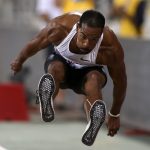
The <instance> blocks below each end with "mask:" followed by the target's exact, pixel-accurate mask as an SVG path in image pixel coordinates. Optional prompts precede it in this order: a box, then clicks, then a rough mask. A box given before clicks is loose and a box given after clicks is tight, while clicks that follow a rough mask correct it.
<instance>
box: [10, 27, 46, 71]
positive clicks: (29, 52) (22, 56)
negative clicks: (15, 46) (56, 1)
mask: <svg viewBox="0 0 150 150" xmlns="http://www.w3.org/2000/svg"><path fill="white" fill-rule="evenodd" d="M47 36H48V27H46V28H44V29H43V30H42V31H41V32H40V33H39V34H38V35H37V36H36V37H35V38H34V39H32V40H31V41H30V42H29V43H28V44H27V45H26V46H25V47H24V48H23V49H22V50H21V52H20V53H19V54H18V56H17V57H16V59H15V60H14V61H13V62H12V63H11V69H12V70H13V71H14V73H17V72H19V71H20V70H21V68H22V64H23V63H24V62H25V61H26V60H27V59H28V58H29V57H31V56H33V55H35V54H36V53H37V52H38V51H40V50H42V49H44V48H46V47H47V46H48V44H49V41H48V38H47Z"/></svg>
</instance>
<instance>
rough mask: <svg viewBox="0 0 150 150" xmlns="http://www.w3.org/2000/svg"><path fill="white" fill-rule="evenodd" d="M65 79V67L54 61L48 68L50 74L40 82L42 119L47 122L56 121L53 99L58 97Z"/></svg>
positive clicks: (45, 75)
mask: <svg viewBox="0 0 150 150" xmlns="http://www.w3.org/2000/svg"><path fill="white" fill-rule="evenodd" d="M63 79H64V65H63V63H62V62H60V61H53V62H52V63H50V64H49V66H48V73H47V74H44V75H43V76H42V77H41V79H40V81H39V86H38V88H39V102H40V111H41V116H42V119H43V120H44V121H45V122H50V121H52V120H54V107H53V99H54V98H55V97H56V95H57V93H58V90H59V84H60V82H62V80H63Z"/></svg>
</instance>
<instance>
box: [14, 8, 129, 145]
mask: <svg viewBox="0 0 150 150" xmlns="http://www.w3.org/2000/svg"><path fill="white" fill-rule="evenodd" d="M50 43H51V44H53V45H54V47H55V51H54V52H53V54H51V55H50V56H49V57H48V58H47V60H46V62H45V71H46V74H44V75H43V76H42V77H41V79H40V81H39V85H38V88H39V89H38V91H39V94H38V96H39V102H40V110H41V116H42V119H43V120H44V121H45V122H50V121H52V120H54V117H55V113H54V108H53V100H54V99H55V96H56V95H57V93H58V90H59V88H63V89H65V88H70V89H72V90H73V91H74V92H76V93H78V94H84V95H85V96H86V101H85V111H86V114H87V118H88V125H87V127H86V130H85V132H84V134H83V136H82V142H83V143H84V144H86V145H88V146H90V145H92V144H93V143H94V141H95V138H96V136H97V133H98V131H99V129H100V127H101V126H102V124H103V122H104V121H105V118H106V106H105V103H104V101H103V97H102V88H103V87H104V86H105V84H106V82H107V76H106V73H105V71H104V68H103V66H106V67H107V68H108V72H109V75H110V77H111V79H112V81H113V98H112V99H113V102H112V106H111V109H110V111H108V118H107V121H106V125H107V128H108V135H109V136H114V135H115V134H116V133H117V131H118V130H119V128H120V111H121V107H122V104H123V101H124V99H125V95H126V87H127V77H126V69H125V63H124V52H123V48H122V46H121V44H120V42H119V41H118V39H117V37H116V35H115V34H114V32H113V31H112V30H111V29H110V28H109V27H108V26H106V25H105V18H104V16H103V15H102V14H101V13H100V12H98V11H95V10H87V11H85V12H84V13H83V14H82V15H81V14H79V13H68V14H64V15H62V16H59V17H57V18H54V19H53V20H51V21H50V22H49V23H48V25H47V26H46V27H45V28H44V29H43V30H42V31H41V32H40V33H39V34H38V35H37V36H36V37H35V38H34V39H33V40H31V41H30V42H29V43H28V44H27V45H26V46H25V47H24V48H23V49H22V50H21V52H20V53H19V55H18V56H17V57H16V58H15V60H14V61H13V62H12V63H11V69H12V70H13V71H14V73H17V72H19V71H20V70H21V68H22V66H23V63H24V62H25V61H26V60H27V59H28V58H29V57H31V56H32V55H34V54H36V53H37V52H38V51H40V50H42V49H44V48H46V47H48V45H49V44H50Z"/></svg>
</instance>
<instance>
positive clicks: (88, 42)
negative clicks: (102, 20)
mask: <svg viewBox="0 0 150 150" xmlns="http://www.w3.org/2000/svg"><path fill="white" fill-rule="evenodd" d="M102 32H103V28H96V27H88V26H87V25H86V24H82V25H81V27H80V26H78V28H77V41H76V44H77V47H78V48H79V49H80V51H81V52H83V53H85V54H86V53H89V52H90V51H91V50H92V49H93V48H94V47H95V45H96V44H97V42H98V40H99V38H100V36H101V34H102Z"/></svg>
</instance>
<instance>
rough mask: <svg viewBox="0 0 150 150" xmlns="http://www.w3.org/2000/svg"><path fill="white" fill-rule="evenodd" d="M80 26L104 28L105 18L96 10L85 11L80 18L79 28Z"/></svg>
mask: <svg viewBox="0 0 150 150" xmlns="http://www.w3.org/2000/svg"><path fill="white" fill-rule="evenodd" d="M82 24H86V25H88V26H89V27H98V28H104V26H105V17H104V16H103V15H102V14H101V13H100V12H98V11H96V10H87V11H85V12H84V13H83V14H82V16H81V18H80V21H79V26H80V27H81V26H82Z"/></svg>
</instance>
